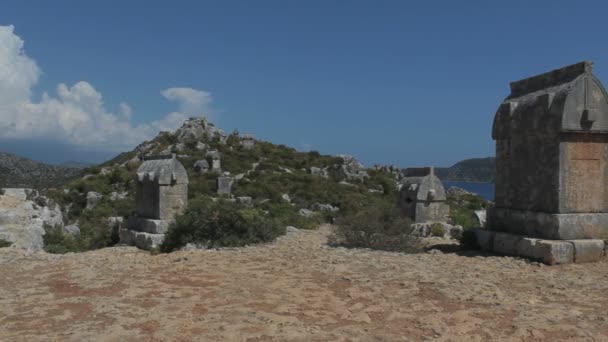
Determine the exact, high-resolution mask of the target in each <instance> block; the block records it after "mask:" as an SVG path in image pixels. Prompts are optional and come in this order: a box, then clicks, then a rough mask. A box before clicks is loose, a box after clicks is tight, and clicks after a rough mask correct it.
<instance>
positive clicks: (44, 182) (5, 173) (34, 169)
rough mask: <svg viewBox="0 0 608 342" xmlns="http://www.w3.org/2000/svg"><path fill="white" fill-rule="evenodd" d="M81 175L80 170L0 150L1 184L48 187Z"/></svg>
mask: <svg viewBox="0 0 608 342" xmlns="http://www.w3.org/2000/svg"><path fill="white" fill-rule="evenodd" d="M79 175H80V170H78V169H76V168H71V167H62V166H54V165H48V164H44V163H39V162H35V161H33V160H30V159H27V158H23V157H19V156H16V155H13V154H10V153H5V152H0V186H2V187H26V188H46V187H55V186H60V185H62V184H65V183H66V182H68V181H69V180H71V179H74V178H76V177H78V176H79Z"/></svg>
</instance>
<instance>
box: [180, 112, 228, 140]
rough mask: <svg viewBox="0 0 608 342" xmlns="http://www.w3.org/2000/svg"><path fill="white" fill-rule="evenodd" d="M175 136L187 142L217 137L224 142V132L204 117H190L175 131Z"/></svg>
mask: <svg viewBox="0 0 608 342" xmlns="http://www.w3.org/2000/svg"><path fill="white" fill-rule="evenodd" d="M175 136H176V138H177V140H178V141H181V142H184V143H187V142H193V141H199V140H202V139H214V138H218V139H219V141H220V142H222V143H225V142H226V137H227V135H226V133H225V132H224V131H223V130H221V129H219V128H217V127H215V125H214V124H213V123H211V122H209V121H208V120H207V119H206V118H204V117H197V118H190V119H188V120H186V122H184V124H183V125H182V126H181V127H180V128H179V129H177V131H175Z"/></svg>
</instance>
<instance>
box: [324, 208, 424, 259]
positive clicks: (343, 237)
mask: <svg viewBox="0 0 608 342" xmlns="http://www.w3.org/2000/svg"><path fill="white" fill-rule="evenodd" d="M411 225H412V221H411V220H410V219H408V218H406V217H403V216H402V215H401V213H400V212H399V210H398V209H397V207H396V206H395V205H394V204H390V203H386V202H382V201H375V202H374V203H371V204H369V205H367V206H365V207H363V208H361V209H360V210H358V211H357V212H356V213H353V214H352V215H347V216H342V217H339V218H338V219H337V220H336V228H335V231H334V234H333V235H332V236H331V237H330V244H331V245H334V246H344V247H358V248H371V249H378V250H386V251H397V252H406V253H416V252H420V251H421V247H420V243H419V239H418V238H416V237H414V236H412V235H411V231H412V228H411Z"/></svg>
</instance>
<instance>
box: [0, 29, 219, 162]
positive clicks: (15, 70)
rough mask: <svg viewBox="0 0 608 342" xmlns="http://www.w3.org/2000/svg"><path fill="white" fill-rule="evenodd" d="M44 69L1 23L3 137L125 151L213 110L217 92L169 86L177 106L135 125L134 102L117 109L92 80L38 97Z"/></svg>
mask: <svg viewBox="0 0 608 342" xmlns="http://www.w3.org/2000/svg"><path fill="white" fill-rule="evenodd" d="M40 74H41V70H40V69H39V68H38V65H37V64H36V62H35V60H33V59H32V58H30V57H29V56H27V55H26V53H25V51H24V41H23V40H22V39H21V38H20V37H19V36H17V35H16V34H15V33H14V27H13V26H12V25H10V26H0V139H31V138H43V139H49V140H53V141H58V142H62V143H67V144H70V145H77V146H80V147H81V148H84V149H90V150H98V151H107V152H114V151H121V150H126V149H130V148H132V147H134V146H135V145H137V144H138V143H140V142H142V141H144V140H147V139H150V138H152V137H154V136H155V135H156V134H158V132H159V131H169V130H174V129H176V128H177V127H179V126H180V125H181V124H182V123H183V122H184V120H185V119H186V118H188V117H190V116H194V115H201V114H207V113H208V111H209V104H210V102H211V94H210V93H208V92H205V91H201V90H196V89H191V88H168V89H165V90H162V91H161V95H162V96H163V97H165V98H166V99H167V100H169V101H174V102H176V104H177V108H178V109H177V111H174V112H171V113H168V114H167V115H166V116H165V117H163V118H162V119H160V120H156V121H152V122H149V123H142V124H137V125H134V124H132V123H131V116H132V112H133V111H132V109H131V107H130V106H129V104H128V103H125V102H121V103H120V104H119V112H118V113H117V114H115V113H112V112H110V111H108V110H107V109H106V108H105V105H104V101H103V96H102V95H101V94H100V93H99V92H98V91H97V90H96V89H95V88H94V87H93V86H92V85H91V84H90V83H88V82H86V81H80V82H77V83H75V84H74V85H72V86H69V85H66V84H64V83H60V84H58V85H57V88H56V95H50V94H49V93H47V92H44V93H43V94H42V97H41V98H40V100H39V101H34V100H33V99H32V89H33V87H34V86H35V85H36V84H37V82H38V78H39V77H40Z"/></svg>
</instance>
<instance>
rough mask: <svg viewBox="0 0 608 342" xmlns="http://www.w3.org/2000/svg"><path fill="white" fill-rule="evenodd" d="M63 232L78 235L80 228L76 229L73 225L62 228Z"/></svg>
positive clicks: (76, 226)
mask: <svg viewBox="0 0 608 342" xmlns="http://www.w3.org/2000/svg"><path fill="white" fill-rule="evenodd" d="M63 231H64V232H66V233H68V234H70V235H78V234H80V227H78V224H77V223H74V224H70V225H68V226H65V227H63Z"/></svg>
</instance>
